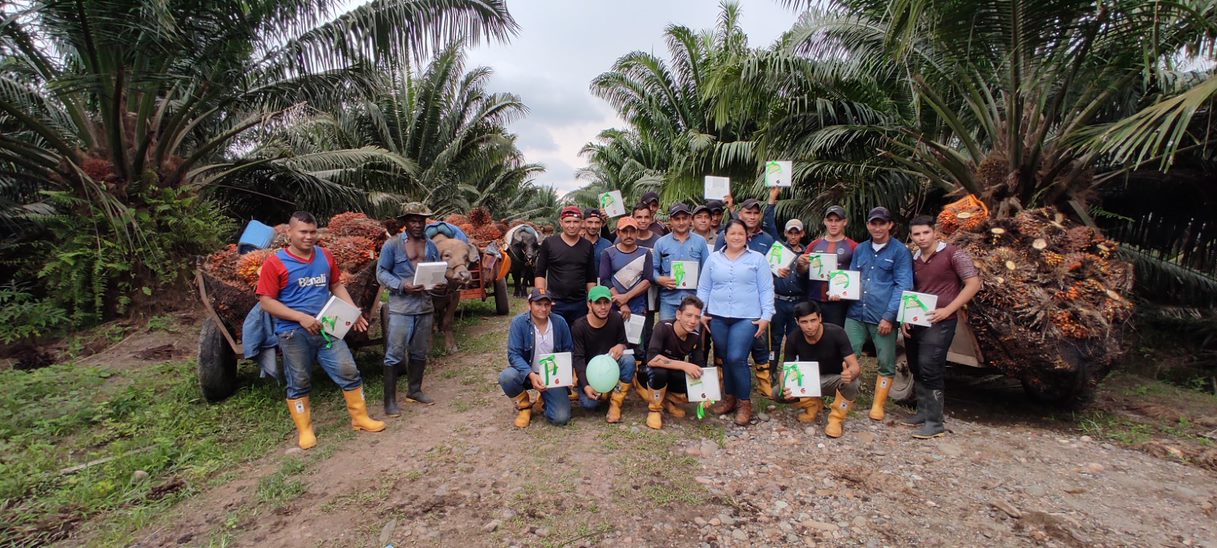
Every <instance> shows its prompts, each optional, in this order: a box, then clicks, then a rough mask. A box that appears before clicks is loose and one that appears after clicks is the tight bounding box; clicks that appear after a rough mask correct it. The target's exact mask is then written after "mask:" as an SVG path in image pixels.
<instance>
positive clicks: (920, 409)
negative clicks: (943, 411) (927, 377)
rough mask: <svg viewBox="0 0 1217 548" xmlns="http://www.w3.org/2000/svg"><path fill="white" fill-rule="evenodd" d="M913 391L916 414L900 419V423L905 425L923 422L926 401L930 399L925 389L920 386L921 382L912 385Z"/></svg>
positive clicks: (917, 424) (918, 424)
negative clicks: (915, 397)
mask: <svg viewBox="0 0 1217 548" xmlns="http://www.w3.org/2000/svg"><path fill="white" fill-rule="evenodd" d="M913 392H914V393H916V394H917V414H916V415H913V416H911V417H909V418H907V419H904V420H902V421H900V424H903V425H905V426H921V425H922V424H923V423H925V416H926V403H927V400H929V399H930V395H929V394H927V393H926V389H925V388H923V387H922V386H921V383H917V384H914V385H913Z"/></svg>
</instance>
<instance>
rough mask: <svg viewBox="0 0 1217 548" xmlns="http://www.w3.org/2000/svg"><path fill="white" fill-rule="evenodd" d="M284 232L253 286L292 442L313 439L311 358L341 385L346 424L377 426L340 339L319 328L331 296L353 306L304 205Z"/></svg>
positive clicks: (305, 445) (361, 322) (358, 326)
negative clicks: (266, 318) (275, 341)
mask: <svg viewBox="0 0 1217 548" xmlns="http://www.w3.org/2000/svg"><path fill="white" fill-rule="evenodd" d="M287 237H288V246H287V247H286V248H284V249H281V250H279V251H278V252H277V253H275V254H274V255H271V256H270V258H268V259H267V260H266V263H265V264H263V265H262V273H261V274H260V275H259V277H258V287H257V290H256V292H257V295H258V302H259V303H260V304H261V305H262V309H263V310H265V311H266V313H267V314H270V315H271V316H274V318H275V334H276V336H278V338H279V349H280V351H282V352H283V369H284V372H285V373H286V374H287V409H288V412H289V413H291V416H292V421H293V422H295V423H296V431H297V433H298V435H299V438H298V440H297V442H296V443H297V445H299V446H300V448H301V449H309V448H311V447H313V446H315V445H317V437H316V436H315V435H314V434H313V421H312V409H311V408H310V406H309V399H308V394H309V389H310V388H311V386H312V369H313V364H314V363H315V362H320V363H321V368H322V369H324V370H325V372H326V374H328V375H329V376H330V378H331V379H333V380H334V383H335V384H337V385H338V386H339V387H341V388H342V396H343V398H345V399H346V404H347V412H348V413H350V415H351V427H352V428H354V429H355V430H363V431H365V432H380V431H381V430H384V429H385V423H383V422H380V421H377V420H372V418H371V417H369V416H368V409H367V404H366V403H365V401H364V397H363V379H362V378H361V377H360V376H359V369H358V368H357V367H356V366H355V358H354V357H353V356H352V355H351V350H350V348H348V347H347V345H346V341H343V340H342V339H334V338H331V337H330V336H329V335H328V334H326V333H324V332H323V331H322V325H321V321H320V320H318V319H317V315H318V314H320V313H321V309H322V308H324V307H325V304H326V303H327V302H328V301H329V300H330V297H331V296H335V297H338V298H339V299H342V300H344V301H346V302H347V303H350V304H351V306H355V301H353V300H351V295H350V294H348V293H347V289H346V286H345V285H343V284H342V282H340V281H339V280H340V279H341V278H340V276H341V272H340V271H339V270H338V264H337V263H335V262H334V257H333V256H332V255H330V253H329V252H328V251H326V250H325V248H322V247H320V246H318V245H316V242H317V219H316V218H315V217H313V215H312V214H311V213H307V212H304V211H297V212H296V213H293V214H292V217H291V220H289V221H288V224H287ZM367 328H368V321H367V319H365V318H364V317H363V316H360V317H359V319H358V320H356V321H355V324H354V325H353V326H352V329H354V330H355V331H365V330H367Z"/></svg>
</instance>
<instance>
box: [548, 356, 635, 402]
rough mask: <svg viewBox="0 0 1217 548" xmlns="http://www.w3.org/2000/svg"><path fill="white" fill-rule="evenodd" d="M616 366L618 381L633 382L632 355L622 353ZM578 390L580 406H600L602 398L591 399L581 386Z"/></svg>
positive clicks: (633, 366)
mask: <svg viewBox="0 0 1217 548" xmlns="http://www.w3.org/2000/svg"><path fill="white" fill-rule="evenodd" d="M617 367H619V368H621V377H620V378H618V380H619V381H621V382H623V383H626V384H630V383H631V382H634V369H635V368H636V365H635V362H634V356H631V355H629V354H622V355H621V359H619V360H617ZM578 390H579V407H582V408H584V409H595V408H597V407H600V404H601V402H602V401H603V400H593V399H591V398H589V397H587V392H584V391H583V389H582V388H579V389H578ZM545 407H546V409H548V408H549V404H548V403H547V404H545Z"/></svg>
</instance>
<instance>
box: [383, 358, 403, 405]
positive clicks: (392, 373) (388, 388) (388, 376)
mask: <svg viewBox="0 0 1217 548" xmlns="http://www.w3.org/2000/svg"><path fill="white" fill-rule="evenodd" d="M384 380H385V416H387V417H400V416H401V408H400V407H398V406H397V367H396V366H394V367H389V366H387V365H386V366H385V379H384Z"/></svg>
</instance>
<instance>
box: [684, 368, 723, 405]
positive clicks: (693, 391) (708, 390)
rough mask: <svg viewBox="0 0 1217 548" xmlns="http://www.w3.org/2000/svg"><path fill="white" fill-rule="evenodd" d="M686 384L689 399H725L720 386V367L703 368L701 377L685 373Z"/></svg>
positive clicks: (693, 400) (694, 400)
mask: <svg viewBox="0 0 1217 548" xmlns="http://www.w3.org/2000/svg"><path fill="white" fill-rule="evenodd" d="M685 386H687V387H688V389H689V401H692V402H698V401H719V400H721V399H723V393H722V390H720V389H719V386H718V368H717V367H703V368H701V378H699V379H695V378H693V377H690V376H689V374H688V373H685Z"/></svg>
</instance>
